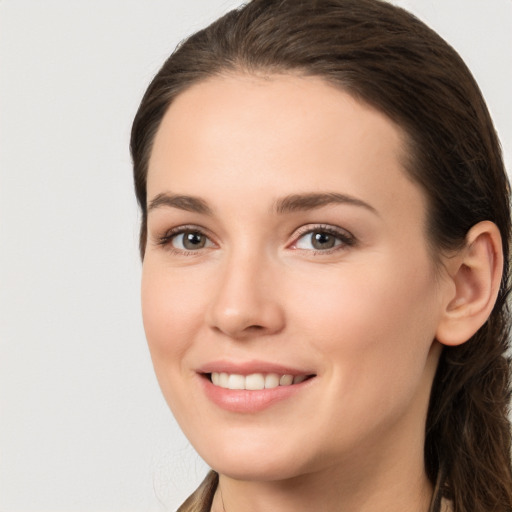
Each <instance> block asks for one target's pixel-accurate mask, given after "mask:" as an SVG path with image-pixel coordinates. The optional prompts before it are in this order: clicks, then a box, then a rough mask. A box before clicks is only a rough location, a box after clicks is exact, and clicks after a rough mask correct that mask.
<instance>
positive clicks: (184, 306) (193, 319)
mask: <svg viewBox="0 0 512 512" xmlns="http://www.w3.org/2000/svg"><path fill="white" fill-rule="evenodd" d="M141 301H142V317H143V322H144V330H145V332H146V339H147V341H148V346H149V349H150V352H151V357H152V358H153V364H154V365H155V370H156V371H157V372H158V370H159V365H160V364H168V363H173V364H178V363H179V362H180V361H181V356H182V355H183V354H184V353H185V351H186V349H187V347H188V345H189V344H190V343H191V340H192V339H193V333H194V331H195V330H196V329H198V328H199V327H200V325H199V319H201V318H202V317H203V316H204V315H203V314H202V309H201V304H200V294H198V293H196V292H195V288H194V286H193V285H190V286H187V282H186V279H185V280H184V279H183V278H180V277H179V276H176V275H175V274H173V273H172V272H170V271H169V270H168V269H167V270H166V269H165V268H160V267H157V266H153V265H152V263H151V261H145V262H144V266H143V271H142V286H141ZM157 376H158V375H157Z"/></svg>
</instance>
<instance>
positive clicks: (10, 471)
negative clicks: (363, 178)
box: [0, 0, 512, 512]
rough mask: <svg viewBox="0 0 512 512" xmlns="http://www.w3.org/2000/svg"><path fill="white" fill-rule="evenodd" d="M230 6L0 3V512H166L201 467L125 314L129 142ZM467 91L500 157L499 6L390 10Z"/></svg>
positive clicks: (510, 111)
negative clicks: (471, 87)
mask: <svg viewBox="0 0 512 512" xmlns="http://www.w3.org/2000/svg"><path fill="white" fill-rule="evenodd" d="M239 3H240V2H239V1H234V0H233V1H226V0H187V1H182V0H180V1H178V0H87V1H85V0H84V1H77V0H60V1H58V0H45V1H40V0H32V1H29V0H0V511H1V512H43V511H45V512H46V511H48V512H50V511H52V512H57V511H65V512H75V511H88V512H99V511H109V512H121V511H123V512H124V511H138V512H145V511H161V510H170V511H172V510H175V509H176V507H177V506H178V504H179V503H181V501H183V499H184V498H185V497H186V496H187V495H188V494H189V493H190V492H191V491H192V489H193V488H194V487H195V486H196V485H197V483H198V481H199V480H200V479H201V478H202V476H203V474H204V472H205V468H204V466H203V463H202V462H201V461H200V459H199V457H198V456H197V455H195V453H194V451H193V450H192V448H190V447H189V445H188V444H187V441H186V440H185V439H184V437H183V436H182V434H181V433H180V431H179V429H178V428H177V426H176V425H175V423H174V420H173V419H172V417H171V415H170V413H169V412H168V411H167V408H166V406H165V404H164V401H163V399H162V398H161V396H160V391H159V389H158V387H157V384H156V380H155V378H154V376H153V371H152V367H151V362H150V359H149V355H148V353H147V349H146V346H145V341H144V333H143V329H142V323H141V318H140V312H139V278H140V263H139V260H138V253H137V231H138V226H137V223H138V213H137V209H136V206H135V199H134V196H133V192H132V183H131V167H130V159H129V154H128V137H129V130H130V124H131V120H132V118H133V115H134V113H135V111H136V108H137V105H138V102H139V100H140V97H141V95H142V93H143V91H144V89H145V87H146V85H147V84H148V82H149V80H150V79H151V77H152V76H153V74H154V73H155V72H156V71H157V69H158V68H159V66H160V65H161V63H162V62H163V60H164V59H165V57H166V56H167V55H168V54H169V53H170V52H171V50H172V49H173V48H174V46H175V45H176V43H178V41H180V40H181V39H182V38H183V37H185V36H186V35H188V34H189V33H191V32H192V31H195V30H196V29H198V28H200V27H202V26H204V25H205V24H206V23H207V22H209V21H211V20H213V19H214V18H216V17H217V16H219V15H220V14H222V13H224V12H226V11H227V10H229V9H230V8H231V7H233V6H236V5H238V4H239ZM395 3H397V4H399V5H402V6H404V7H407V8H409V9H411V10H412V11H413V12H415V13H417V14H418V15H419V16H420V17H421V18H422V19H424V20H425V21H427V22H428V23H429V24H430V25H431V26H433V28H435V29H436V30H438V31H439V32H440V33H441V35H443V36H444V37H445V38H446V39H447V40H448V41H449V42H450V43H451V44H452V45H453V46H454V47H455V48H456V49H457V50H458V51H459V52H460V53H461V54H462V56H463V57H464V58H465V60H466V62H467V63H468V65H469V67H470V68H471V69H472V70H473V72H474V74H475V76H476V78H477V80H478V81H479V83H480V85H481V88H482V90H483V92H484V95H485V97H486V99H487V101H488V104H489V107H490V110H491V113H492V114H493V116H494V119H495V123H496V126H497V129H498V132H499V134H500V137H501V139H502V143H503V146H504V150H505V155H506V161H507V166H508V169H509V170H510V168H511V162H512V99H511V96H512V94H511V93H512V66H511V64H510V63H511V62H512V30H511V27H512V0H396V2H395Z"/></svg>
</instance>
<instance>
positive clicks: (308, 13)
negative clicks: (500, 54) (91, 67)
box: [131, 0, 512, 512]
mask: <svg viewBox="0 0 512 512" xmlns="http://www.w3.org/2000/svg"><path fill="white" fill-rule="evenodd" d="M227 72H245V73H261V72H263V73H274V72H275V73H286V72H293V73H299V74H302V75H307V76H317V77H321V78H323V79H324V80H326V81H328V82H330V83H333V84H336V85H337V86H338V87H340V88H341V89H343V90H344V91H347V92H349V93H350V94H352V95H354V96H355V97H357V98H359V99H361V100H362V101H364V102H366V103H368V104H370V105H372V106H373V107H375V108H376V109H378V110H380V111H382V112H383V113H385V114H386V115H388V116H389V118H391V119H392V120H393V121H395V122H396V123H397V124H398V125H400V126H401V127H402V128H403V129H404V131H405V133H406V134H407V136H408V162H406V170H407V172H408V173H409V175H410V176H411V177H412V179H413V180H414V181H415V182H417V183H418V184H419V185H420V186H421V188H422V189H423V191H424V193H425V195H426V197H427V199H428V204H429V211H428V233H427V235H428V240H429V242H430V244H431V247H432V248H433V251H435V253H436V254H440V253H441V252H442V251H446V250H450V249H455V248H458V247H461V246H463V245H464V243H465V237H466V234H467V232H468V230H469V229H470V228H471V227H472V226H473V225H475V224H476V223H478V222H480V221H482V220H490V221H492V222H494V223H496V225H497V226H498V228H499V229H500V232H501V236H502V239H503V242H504V243H503V252H504V259H505V268H504V274H503V279H502V283H501V288H500V291H499V296H498V299H497V301H496V304H495V307H494V309H493V311H492V313H491V316H490V318H489V319H488V321H487V322H486V323H485V325H484V326H483V327H482V328H481V329H480V330H479V331H478V332H477V333H476V334H475V335H474V336H473V337H472V338H471V339H470V340H469V341H467V342H466V343H464V344H462V345H460V346H457V347H446V348H445V349H444V351H443V353H442V355H441V359H440V362H439V366H438V370H437V374H436V377H435V379H434V384H433V388H432V393H431V401H430V407H429V412H428V418H427V425H426V442H425V465H426V471H427V474H428V476H429V478H430V479H431V481H432V482H434V481H436V479H438V478H440V481H441V485H440V486H439V487H438V489H439V490H438V493H440V494H443V495H445V496H448V497H449V498H451V499H452V500H453V503H454V510H455V512H463V511H464V512H467V511H472V512H484V511H485V512H488V511H489V510H493V511H495V512H505V511H511V510H512V470H511V462H510V450H511V434H510V424H509V421H508V403H509V360H508V358H507V357H506V351H507V347H508V333H509V311H508V306H507V295H508V292H509V279H508V273H509V264H508V262H509V240H510V230H511V221H510V205H509V186H508V181H507V177H506V173H505V169H504V165H503V160H502V156H501V150H500V144H499V141H498V138H497V135H496V133H495V130H494V127H493V124H492V121H491V118H490V116H489V113H488V110H487V108H486V105H485V102H484V100H483V98H482V95H481V93H480V91H479V88H478V86H477V84H476V82H475V80H474V79H473V77H472V75H471V73H470V72H469V70H468V69H467V67H466V65H465V64H464V62H463V61H462V59H461V58H460V57H459V55H458V54H457V53H456V52H455V50H453V48H451V47H450V46H449V45H448V44H447V43H446V42H445V41H444V40H443V39H442V38H441V37H440V36H439V35H437V34H436V33H435V32H434V31H432V30H431V29H430V28H428V27H427V26H426V25H425V24H423V23H422V22H421V21H419V20H418V19H417V18H415V17H414V16H413V15H411V14H410V13H408V12H406V11H405V10H403V9H401V8H398V7H395V6H392V5H390V4H388V3H386V2H383V1H381V0H253V1H252V2H249V3H248V4H247V5H245V6H243V7H241V8H240V9H236V10H233V11H231V12H229V13H228V14H226V15H225V16H223V17H222V18H220V19H219V20H217V21H216V22H214V23H213V24H211V25H210V26H209V27H207V28H206V29H204V30H201V31H199V32H197V33H196V34H194V35H193V36H191V37H190V38H189V39H187V40H186V41H184V42H183V43H182V44H181V45H180V46H179V47H178V48H177V49H176V51H175V52H174V53H173V54H172V55H171V57H170V58H169V59H168V60H167V61H166V62H165V64H164V65H163V67H162V69H161V70H160V71H159V73H158V74H157V75H156V77H155V78H154V79H153V81H152V83H151V84H150V86H149V88H148V90H147V91H146V94H145V95H144V98H143V100H142V103H141V105H140V108H139V110H138V112H137V115H136V117H135V120H134V123H133V128H132V138H131V151H132V158H133V164H134V179H135V189H136V194H137V199H138V202H139V205H140V207H141V211H142V223H141V237H140V249H141V255H142V257H144V249H145V245H146V227H147V226H146V220H147V219H146V215H147V212H146V206H147V205H146V176H147V167H148V160H149V156H150V154H151V148H152V143H153V139H154V136H155V133H156V131H157V130H158V127H159V125H160V122H161V120H162V118H163V116H164V114H165V112H166V110H167V108H168V107H169V105H170V104H171V103H172V101H173V99H174V98H175V97H176V96H177V95H178V94H180V92H182V91H184V90H185V89H187V88H188V87H190V86H191V85H192V84H194V83H197V82H198V81H201V80H204V79H206V78H208V77H210V76H215V75H219V74H222V73H227Z"/></svg>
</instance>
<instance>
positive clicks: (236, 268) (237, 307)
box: [206, 256, 285, 339]
mask: <svg viewBox="0 0 512 512" xmlns="http://www.w3.org/2000/svg"><path fill="white" fill-rule="evenodd" d="M276 274H277V271H276V269H272V268H271V265H270V264H269V263H265V261H263V258H261V257H255V256H251V257H247V258H235V257H232V258H230V259H229V261H225V262H224V268H223V270H222V271H221V272H220V274H219V275H218V276H217V283H218V287H217V291H216V293H215V295H214V299H213V300H212V302H211V304H210V306H209V309H208V312H207V318H206V320H207V322H208V324H209V326H210V328H212V329H214V330H215V331H217V332H221V333H222V334H224V335H226V336H229V337H230V338H233V339H247V338H252V337H259V336H265V335H271V334H277V333H278V332H280V331H281V330H282V329H283V328H284V325H285V315H284V310H283V308H282V304H281V303H280V300H279V293H278V288H277V283H276Z"/></svg>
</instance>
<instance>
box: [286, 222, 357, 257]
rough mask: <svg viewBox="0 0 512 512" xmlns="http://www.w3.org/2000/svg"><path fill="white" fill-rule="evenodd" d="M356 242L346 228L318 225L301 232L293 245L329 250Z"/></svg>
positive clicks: (298, 247) (312, 249)
mask: <svg viewBox="0 0 512 512" xmlns="http://www.w3.org/2000/svg"><path fill="white" fill-rule="evenodd" d="M354 244H355V239H354V237H353V236H352V235H350V234H349V233H348V232H346V231H344V230H341V229H339V230H338V229H336V228H334V227H317V228H314V229H309V230H308V231H306V232H304V233H303V234H301V235H300V237H299V238H297V241H296V242H295V243H294V244H293V246H292V247H293V248H294V249H302V250H309V251H329V250H331V249H336V248H340V249H341V248H342V247H345V246H352V245H354Z"/></svg>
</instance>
